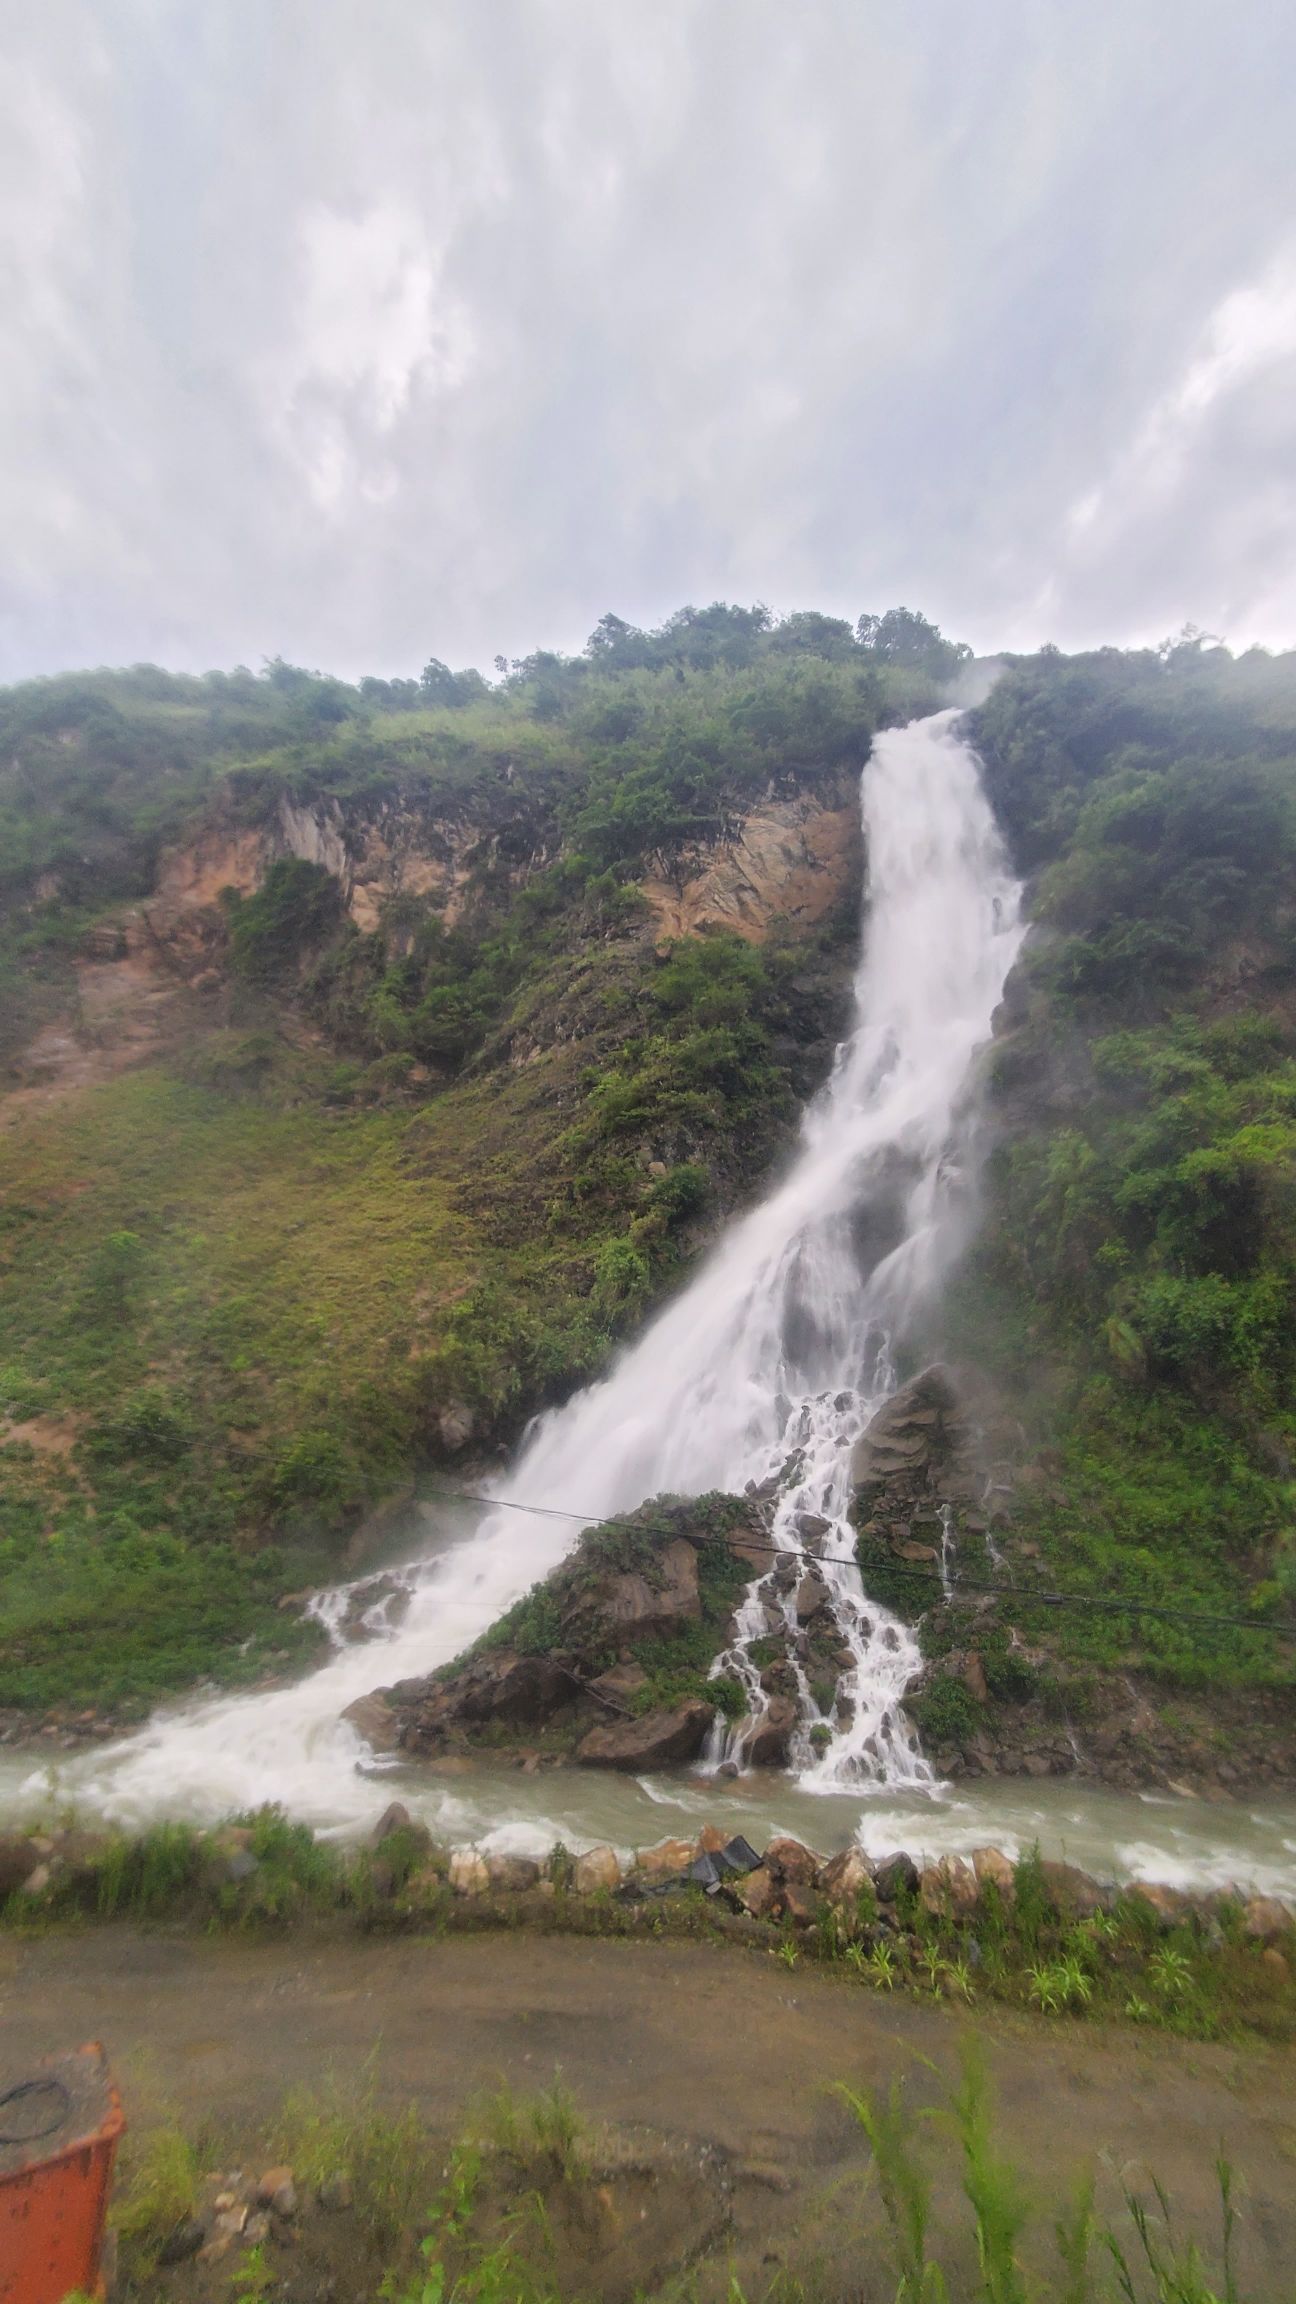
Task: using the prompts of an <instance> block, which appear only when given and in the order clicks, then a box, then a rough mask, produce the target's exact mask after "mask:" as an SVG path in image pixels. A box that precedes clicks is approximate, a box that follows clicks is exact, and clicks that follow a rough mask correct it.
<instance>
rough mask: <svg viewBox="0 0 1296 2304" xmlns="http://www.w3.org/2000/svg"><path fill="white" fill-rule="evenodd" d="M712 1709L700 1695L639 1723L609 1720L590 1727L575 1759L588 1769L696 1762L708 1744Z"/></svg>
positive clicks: (648, 1714)
mask: <svg viewBox="0 0 1296 2304" xmlns="http://www.w3.org/2000/svg"><path fill="white" fill-rule="evenodd" d="M711 1720H712V1708H711V1706H710V1705H709V1704H708V1703H707V1702H706V1701H705V1699H704V1698H703V1697H701V1696H690V1697H688V1698H686V1700H685V1702H684V1703H682V1704H673V1705H670V1706H669V1707H663V1708H662V1709H661V1710H659V1711H656V1712H645V1713H642V1714H641V1715H640V1717H639V1718H638V1719H637V1720H610V1721H607V1722H600V1724H599V1726H598V1727H597V1728H591V1730H590V1732H589V1734H588V1736H585V1737H583V1738H582V1740H581V1742H580V1743H579V1744H578V1745H577V1747H576V1758H577V1760H578V1761H579V1762H580V1763H581V1765H582V1766H583V1767H586V1768H627V1769H630V1770H633V1771H634V1772H635V1773H638V1771H639V1770H640V1769H643V1768H667V1767H669V1766H670V1765H671V1763H672V1762H674V1761H678V1760H696V1758H697V1756H698V1753H699V1752H700V1751H701V1749H702V1746H703V1745H704V1743H705V1742H706V1734H707V1730H708V1728H709V1727H710V1725H711Z"/></svg>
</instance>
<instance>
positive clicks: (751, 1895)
mask: <svg viewBox="0 0 1296 2304" xmlns="http://www.w3.org/2000/svg"><path fill="white" fill-rule="evenodd" d="M733 1894H734V1895H735V1896H736V1897H737V1899H738V1902H739V1903H740V1904H741V1905H742V1908H743V1910H744V1912H748V1913H750V1915H751V1917H752V1919H753V1920H770V1919H772V1918H773V1917H774V1910H775V1906H776V1904H777V1902H778V1895H779V1884H778V1882H777V1880H776V1879H775V1878H774V1875H773V1873H772V1872H771V1871H770V1869H769V1867H768V1865H765V1864H761V1865H758V1866H757V1868H756V1870H755V1871H754V1872H749V1873H748V1874H747V1876H746V1878H745V1879H743V1880H736V1881H735V1882H734V1885H733Z"/></svg>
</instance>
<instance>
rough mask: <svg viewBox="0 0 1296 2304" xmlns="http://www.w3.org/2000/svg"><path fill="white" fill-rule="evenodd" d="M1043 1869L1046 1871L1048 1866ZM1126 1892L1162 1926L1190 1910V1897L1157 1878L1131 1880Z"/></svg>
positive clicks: (1175, 1921) (1175, 1922) (1172, 1923)
mask: <svg viewBox="0 0 1296 2304" xmlns="http://www.w3.org/2000/svg"><path fill="white" fill-rule="evenodd" d="M1044 1869H1045V1871H1047V1869H1048V1867H1047V1866H1045V1867H1044ZM1091 1885H1092V1883H1091ZM1128 1893H1129V1894H1130V1896H1132V1897H1133V1898H1134V1899H1135V1901H1136V1902H1137V1903H1139V1904H1143V1905H1145V1906H1146V1907H1147V1909H1148V1911H1149V1912H1151V1913H1152V1914H1153V1916H1154V1917H1155V1919H1156V1920H1157V1922H1158V1923H1159V1925H1160V1926H1161V1927H1162V1928H1174V1927H1176V1926H1177V1925H1178V1923H1179V1921H1181V1920H1185V1919H1187V1917H1188V1915H1189V1913H1190V1912H1191V1910H1192V1899H1191V1897H1188V1896H1185V1895H1183V1894H1182V1893H1181V1892H1180V1890H1179V1889H1178V1888H1167V1887H1165V1886H1163V1884H1162V1883H1161V1881H1159V1880H1131V1882H1130V1885H1129V1891H1128Z"/></svg>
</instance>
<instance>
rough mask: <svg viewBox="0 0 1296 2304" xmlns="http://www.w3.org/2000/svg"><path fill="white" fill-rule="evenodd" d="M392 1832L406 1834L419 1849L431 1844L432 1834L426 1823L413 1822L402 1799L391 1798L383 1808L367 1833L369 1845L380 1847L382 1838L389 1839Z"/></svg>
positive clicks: (428, 1846)
mask: <svg viewBox="0 0 1296 2304" xmlns="http://www.w3.org/2000/svg"><path fill="white" fill-rule="evenodd" d="M394 1832H400V1833H402V1834H403V1835H405V1836H407V1837H408V1838H409V1839H411V1840H412V1841H413V1842H414V1843H415V1845H416V1846H417V1847H418V1848H420V1849H425V1848H430V1847H431V1845H432V1835H431V1833H430V1832H429V1830H428V1828H427V1826H426V1824H418V1823H416V1822H415V1820H414V1818H413V1817H412V1816H411V1814H410V1812H409V1810H408V1808H407V1807H406V1806H405V1803H404V1801H403V1800H393V1801H392V1803H391V1806H390V1807H389V1808H384V1810H383V1812H382V1815H381V1816H380V1817H379V1819H378V1821H377V1823H376V1824H375V1826H374V1828H373V1831H372V1832H371V1833H370V1835H369V1845H370V1847H371V1848H381V1846H382V1844H383V1842H384V1840H389V1839H390V1838H391V1836H392V1834H393V1833H394Z"/></svg>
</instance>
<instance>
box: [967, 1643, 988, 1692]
mask: <svg viewBox="0 0 1296 2304" xmlns="http://www.w3.org/2000/svg"><path fill="white" fill-rule="evenodd" d="M963 1685H964V1687H965V1688H966V1690H967V1692H968V1694H969V1696H971V1697H972V1699H973V1700H974V1702H975V1703H977V1704H987V1703H988V1702H989V1700H990V1690H989V1689H988V1687H987V1686H986V1676H985V1666H984V1664H983V1663H982V1661H981V1658H980V1657H979V1656H978V1654H977V1652H976V1649H975V1648H973V1649H972V1650H971V1651H970V1653H969V1654H968V1655H966V1656H965V1657H964V1659H963Z"/></svg>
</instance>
